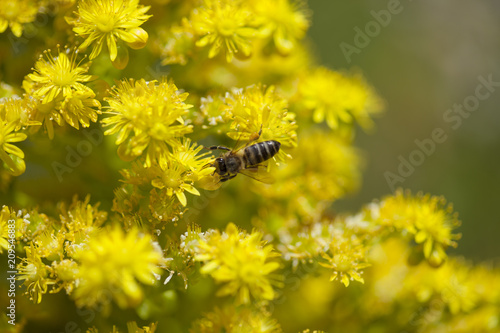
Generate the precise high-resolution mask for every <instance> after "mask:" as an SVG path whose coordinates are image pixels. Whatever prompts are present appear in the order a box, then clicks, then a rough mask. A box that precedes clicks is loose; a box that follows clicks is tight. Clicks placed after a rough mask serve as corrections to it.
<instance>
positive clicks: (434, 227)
mask: <svg viewBox="0 0 500 333" xmlns="http://www.w3.org/2000/svg"><path fill="white" fill-rule="evenodd" d="M377 221H378V222H379V223H381V224H382V225H384V226H387V227H393V228H396V229H397V230H399V231H403V230H404V231H406V232H409V233H410V234H411V235H413V237H414V239H415V242H416V243H417V244H423V252H424V256H425V258H426V259H427V260H428V261H429V263H430V264H432V265H435V266H439V265H441V264H442V263H443V261H444V260H445V259H446V257H447V255H446V252H445V250H446V248H448V247H449V246H452V247H456V246H457V243H456V242H455V241H454V240H457V239H460V234H452V231H453V229H455V228H457V227H458V226H459V225H460V221H459V220H458V216H457V214H456V213H455V214H454V213H453V207H452V206H451V205H446V200H445V199H444V198H443V197H435V196H432V197H431V196H430V195H429V194H427V195H423V194H421V193H419V194H417V195H416V196H412V195H411V194H410V192H403V191H401V190H398V191H397V192H396V194H395V195H394V196H390V197H387V198H385V199H384V200H383V201H382V202H381V203H380V211H379V216H378V219H377Z"/></svg>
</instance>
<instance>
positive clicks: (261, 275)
mask: <svg viewBox="0 0 500 333" xmlns="http://www.w3.org/2000/svg"><path fill="white" fill-rule="evenodd" d="M265 243H266V242H265V241H263V240H262V234H261V233H259V232H252V233H251V234H250V235H248V234H245V233H244V232H242V231H240V230H238V228H237V227H236V226H235V225H234V224H232V223H229V224H228V225H227V227H226V230H225V232H223V233H220V232H218V231H217V230H216V231H215V232H214V233H212V234H211V235H210V236H209V237H208V238H207V239H206V240H202V241H200V243H199V245H198V248H197V251H196V252H195V253H196V256H195V259H196V260H198V261H203V262H205V264H204V265H203V267H202V268H201V270H200V271H201V273H203V274H210V275H211V276H212V277H213V278H214V279H215V280H216V281H218V282H219V283H223V284H224V285H223V287H222V288H221V289H219V291H218V292H217V295H219V296H226V295H235V296H236V300H237V302H238V303H240V304H248V303H250V301H251V299H250V296H252V297H253V298H254V299H255V300H267V301H270V300H273V299H274V298H275V291H274V289H273V285H277V286H279V285H280V283H279V281H277V280H276V276H273V274H274V273H273V272H274V271H276V270H277V269H278V268H279V266H280V265H279V263H278V262H276V261H273V259H272V258H273V257H276V256H279V254H278V253H277V252H275V251H274V249H273V247H272V245H265Z"/></svg>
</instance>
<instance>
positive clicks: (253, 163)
mask: <svg viewBox="0 0 500 333" xmlns="http://www.w3.org/2000/svg"><path fill="white" fill-rule="evenodd" d="M261 133H262V129H261V130H260V131H259V134H258V136H257V138H255V139H253V140H251V141H249V143H250V142H252V141H255V140H257V139H258V138H259V137H260V134H261ZM249 143H247V145H245V147H243V148H241V149H238V150H232V149H230V148H227V147H224V146H211V147H207V149H210V150H225V151H227V153H224V154H222V155H221V156H219V157H218V158H216V159H215V161H214V163H210V164H209V166H212V167H215V172H214V174H215V173H217V174H218V175H219V177H220V181H221V182H226V181H228V180H229V179H233V178H234V177H236V176H237V175H238V173H241V174H244V175H245V176H248V177H250V178H253V179H256V180H259V181H261V182H264V183H270V182H272V178H271V177H266V176H263V175H260V176H258V175H259V174H258V172H259V168H265V166H264V165H262V164H261V163H262V162H265V161H267V160H268V159H270V158H272V157H273V156H274V155H276V154H277V153H278V152H279V150H280V147H281V143H280V142H278V141H275V140H269V141H263V142H258V143H254V144H253V145H249Z"/></svg>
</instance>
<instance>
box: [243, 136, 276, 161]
mask: <svg viewBox="0 0 500 333" xmlns="http://www.w3.org/2000/svg"><path fill="white" fill-rule="evenodd" d="M280 146H281V143H279V142H278V141H274V140H269V141H264V142H259V143H256V144H254V145H251V146H249V147H247V148H245V154H244V158H245V162H246V164H247V165H257V164H259V163H262V162H264V161H267V160H268V159H270V158H271V157H273V156H274V155H276V154H277V153H278V152H279V150H280Z"/></svg>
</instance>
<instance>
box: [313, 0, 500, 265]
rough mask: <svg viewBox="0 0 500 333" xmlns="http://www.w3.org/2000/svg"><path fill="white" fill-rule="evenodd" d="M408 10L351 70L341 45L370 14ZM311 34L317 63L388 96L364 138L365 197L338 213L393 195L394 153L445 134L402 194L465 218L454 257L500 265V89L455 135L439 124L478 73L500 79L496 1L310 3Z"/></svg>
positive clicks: (373, 41) (363, 51) (354, 199)
mask: <svg viewBox="0 0 500 333" xmlns="http://www.w3.org/2000/svg"><path fill="white" fill-rule="evenodd" d="M394 2H399V3H400V7H401V8H402V10H401V12H400V13H399V14H397V15H392V16H391V21H390V23H389V24H388V25H387V26H386V27H382V28H381V30H380V33H379V34H378V35H377V36H375V37H373V38H371V40H370V43H369V45H368V46H366V47H365V48H363V49H361V52H360V53H359V54H353V55H352V56H351V63H348V61H347V60H346V58H345V57H344V54H343V52H342V51H341V49H340V44H341V43H342V42H345V43H348V44H350V45H355V44H354V37H355V34H356V32H355V31H354V28H355V27H359V28H360V29H361V30H364V29H365V26H366V24H367V23H368V22H370V21H373V20H374V18H373V16H372V15H371V14H370V12H371V11H376V12H378V11H380V10H387V8H388V5H389V4H390V3H394ZM309 7H310V8H311V10H312V11H313V20H312V22H313V25H312V27H311V28H310V31H309V35H310V37H311V39H312V41H313V42H314V47H315V50H316V55H317V57H318V60H319V62H320V63H322V64H324V65H326V66H329V67H331V68H334V69H339V68H347V69H349V68H353V67H354V68H360V69H361V70H362V71H363V73H364V75H365V76H366V77H367V79H368V81H369V82H371V84H372V85H373V86H374V87H375V89H377V91H378V93H379V94H380V95H381V96H382V97H383V98H384V99H385V101H386V104H387V107H386V113H385V114H384V115H383V116H382V117H380V118H379V119H378V120H377V121H376V129H375V131H374V132H373V133H367V134H365V133H359V135H358V136H357V143H356V144H357V146H358V147H360V148H361V149H363V150H364V155H365V158H366V169H365V172H364V174H363V175H364V176H363V185H362V187H361V189H360V191H359V192H358V193H357V194H356V195H354V196H351V197H350V198H347V199H345V200H342V201H339V202H338V203H337V204H336V207H338V208H339V209H342V210H348V211H356V210H357V209H358V208H359V207H361V205H362V204H364V203H366V202H369V201H371V200H373V199H374V198H379V197H381V196H384V195H386V194H388V193H390V192H391V189H390V187H389V186H388V184H387V182H386V179H385V177H384V173H385V172H386V171H390V172H394V173H397V167H398V165H399V163H400V162H399V160H398V156H399V155H402V156H403V157H404V158H406V159H408V156H409V154H410V153H411V152H412V151H413V150H414V149H416V148H417V146H416V145H415V143H414V141H415V140H416V139H418V140H423V139H425V138H430V137H431V133H432V130H433V129H435V128H438V127H440V128H442V129H443V130H445V132H446V134H447V136H448V139H447V140H446V141H445V142H444V143H441V144H438V145H437V147H436V151H435V153H434V154H432V155H431V156H429V157H427V158H426V160H425V162H424V163H423V164H422V165H421V166H419V167H417V168H416V169H415V171H414V173H413V174H412V175H411V176H409V177H407V178H406V180H405V182H404V183H402V184H401V183H400V184H398V185H401V186H402V187H404V188H407V189H411V190H412V191H415V192H416V191H424V192H429V193H432V194H435V195H443V196H445V198H446V199H447V200H448V201H449V202H452V203H453V205H454V207H455V210H456V211H458V212H459V216H460V219H461V220H462V227H461V228H460V231H461V232H462V233H463V236H462V239H461V240H460V241H459V246H458V248H457V249H455V250H453V251H452V252H454V253H456V254H461V255H464V256H466V257H467V258H470V259H473V260H474V261H476V262H478V261H484V260H493V259H495V260H498V259H499V258H500V241H499V236H500V210H499V206H500V112H499V111H500V110H499V106H500V89H498V90H497V91H495V92H494V93H492V94H491V96H490V98H488V99H487V100H485V101H481V102H480V105H479V108H478V109H477V110H476V111H475V112H473V113H471V115H470V116H469V117H468V118H467V119H463V121H462V124H461V126H460V127H458V128H457V129H452V127H451V126H450V125H451V124H450V123H446V122H445V121H444V120H443V114H444V113H445V112H446V110H447V109H449V108H451V107H453V104H455V103H462V102H463V100H464V98H466V97H467V96H469V95H472V94H474V91H475V88H476V87H477V85H478V84H479V81H478V76H480V75H482V76H483V77H487V76H488V75H492V76H493V80H494V81H497V82H500V20H499V19H498V18H499V17H500V2H498V1H493V0H488V1H467V0H442V1H432V0H419V1H411V0H401V1H390V0H363V1H325V0H311V1H309Z"/></svg>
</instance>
